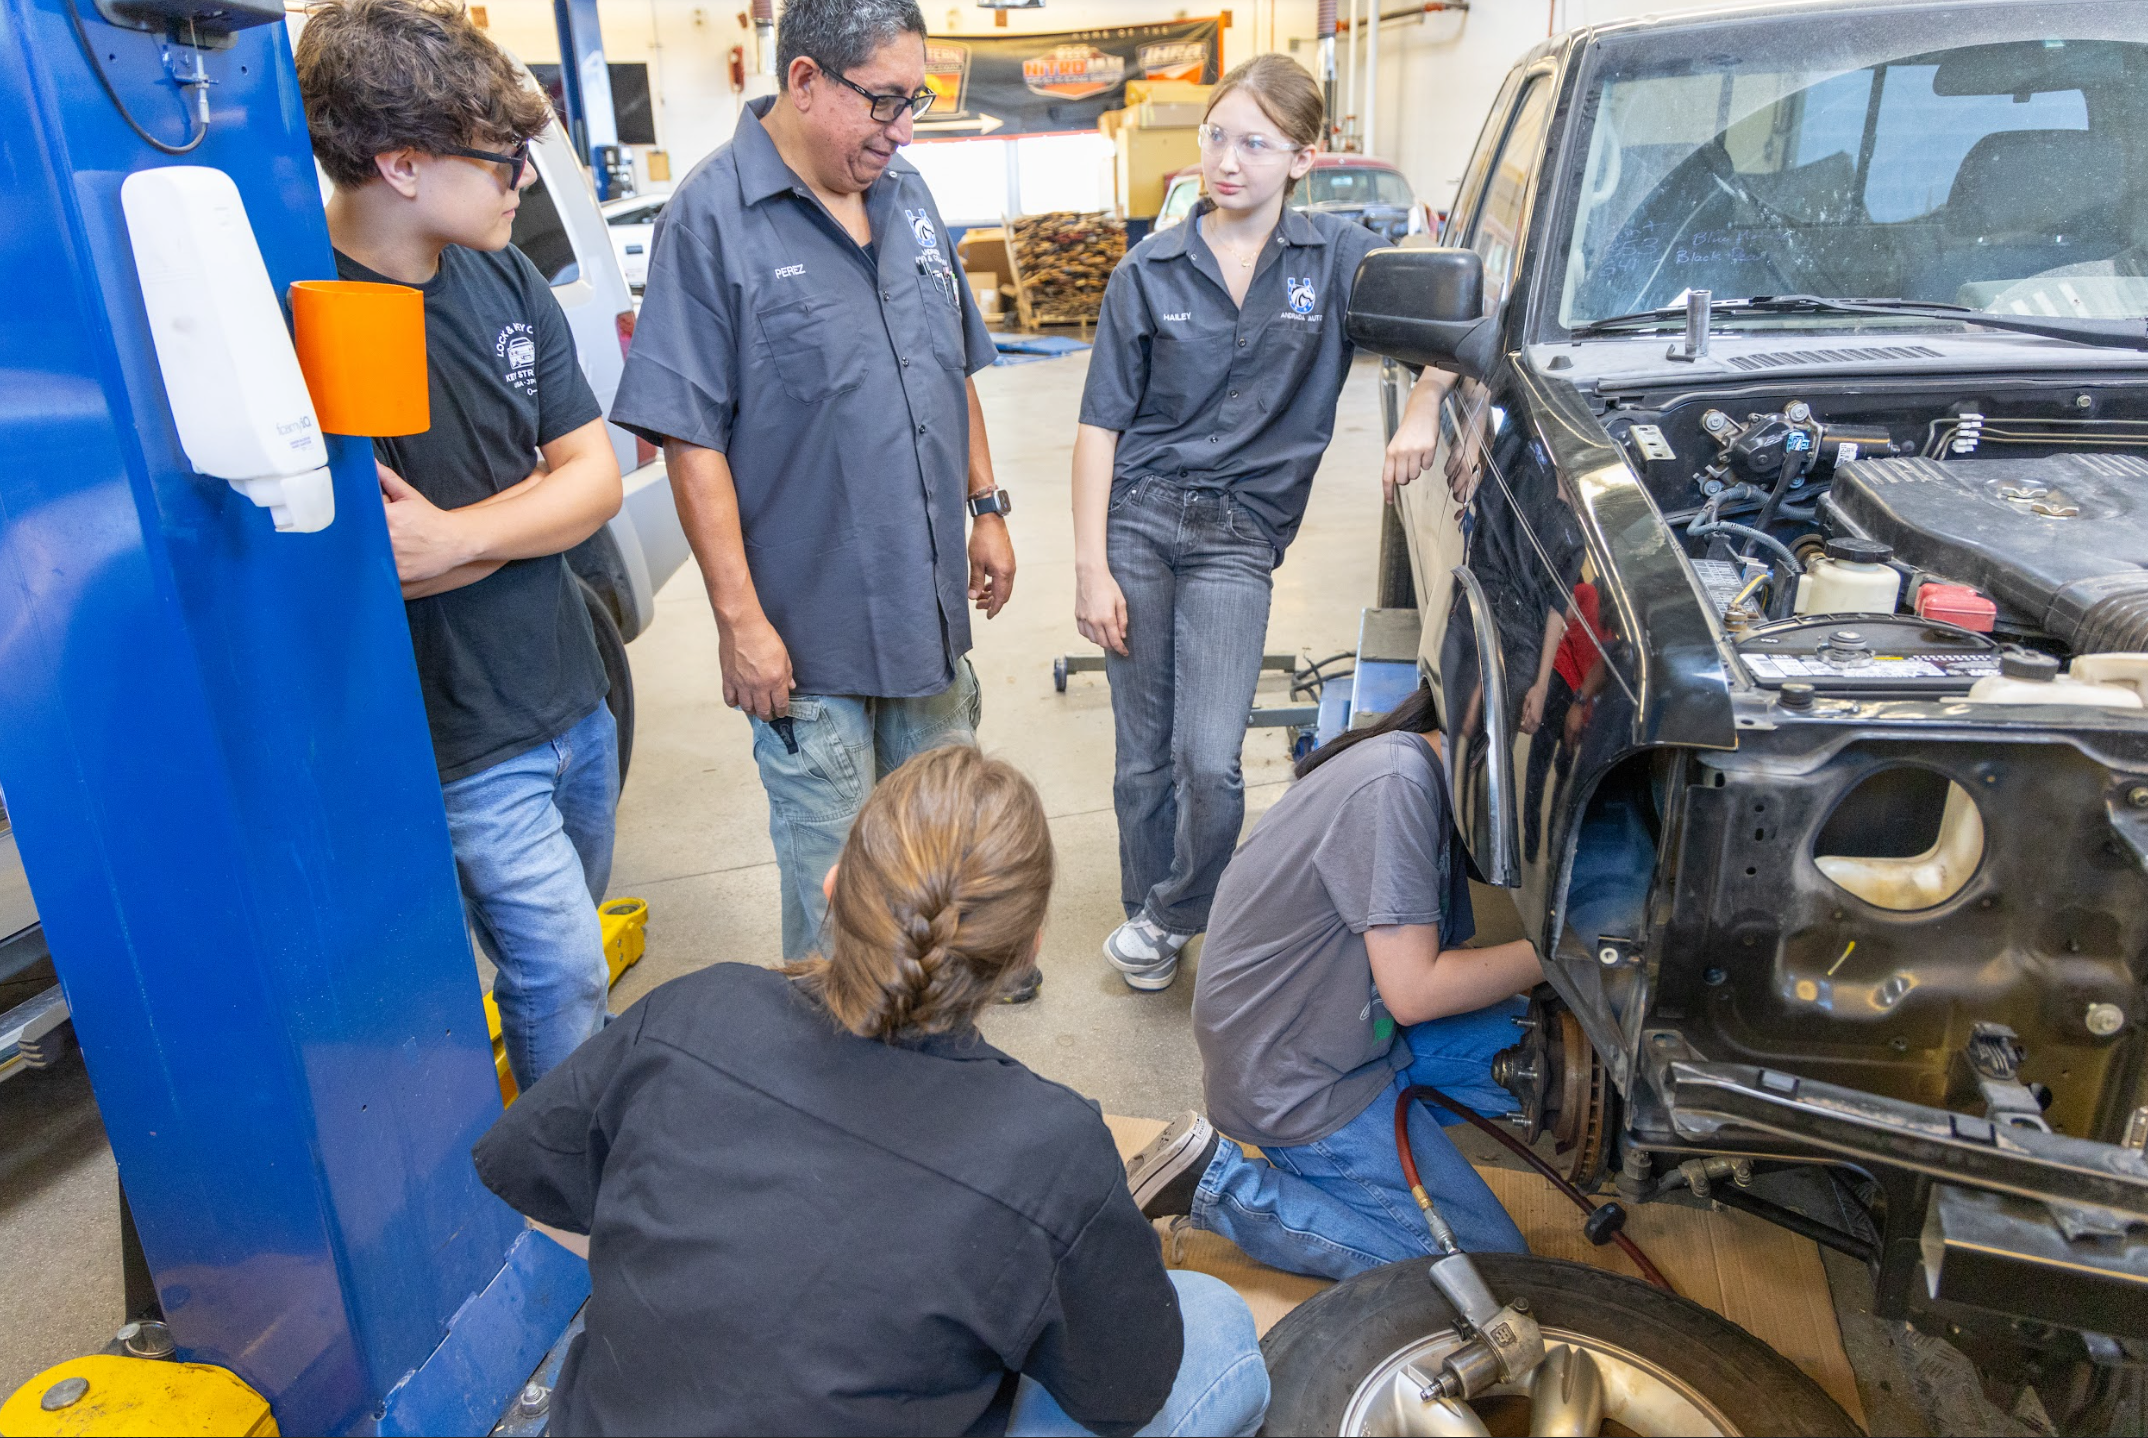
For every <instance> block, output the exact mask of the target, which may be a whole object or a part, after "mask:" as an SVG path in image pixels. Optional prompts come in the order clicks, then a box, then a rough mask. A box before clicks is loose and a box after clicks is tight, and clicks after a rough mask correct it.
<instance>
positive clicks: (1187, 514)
mask: <svg viewBox="0 0 2148 1438" xmlns="http://www.w3.org/2000/svg"><path fill="white" fill-rule="evenodd" d="M1105 557H1106V559H1107V561H1108V562H1109V563H1110V565H1111V576H1112V578H1114V579H1116V580H1117V581H1118V582H1119V588H1120V589H1121V590H1122V591H1124V593H1125V595H1126V647H1127V651H1128V652H1127V657H1126V658H1124V659H1122V658H1120V657H1119V656H1118V655H1116V654H1111V653H1108V652H1107V653H1106V655H1105V673H1106V674H1107V675H1108V676H1109V678H1110V680H1111V713H1112V718H1113V720H1114V725H1115V728H1116V732H1117V739H1118V762H1117V768H1116V772H1115V774H1114V777H1113V782H1112V802H1113V804H1114V806H1115V807H1116V808H1117V810H1118V814H1119V897H1120V899H1121V900H1122V901H1123V902H1124V903H1125V905H1126V916H1127V917H1128V918H1133V917H1135V916H1136V915H1138V914H1140V913H1142V912H1143V911H1144V910H1146V911H1147V913H1148V916H1149V918H1150V920H1151V921H1153V922H1154V923H1155V924H1156V925H1157V926H1158V927H1160V928H1163V929H1166V930H1168V931H1169V932H1171V933H1174V934H1198V933H1200V932H1202V931H1203V930H1205V929H1206V928H1207V927H1208V906H1209V903H1210V901H1211V900H1212V899H1214V898H1215V894H1216V881H1217V879H1219V878H1221V877H1222V875H1223V866H1224V865H1225V864H1227V863H1229V862H1230V858H1231V851H1232V850H1233V849H1235V848H1237V846H1238V829H1239V826H1240V825H1241V824H1242V823H1243V822H1244V820H1245V810H1246V796H1245V779H1244V776H1243V775H1242V774H1241V773H1240V771H1239V767H1238V756H1239V751H1240V750H1242V749H1243V748H1244V747H1245V738H1246V712H1247V711H1248V710H1249V709H1251V708H1252V706H1253V689H1254V686H1255V685H1256V684H1258V683H1259V682H1260V657H1261V650H1262V646H1263V645H1264V644H1265V643H1266V641H1267V637H1268V597H1269V590H1270V587H1271V586H1270V580H1269V575H1270V574H1271V573H1272V572H1273V570H1274V569H1275V561H1276V553H1275V550H1274V549H1273V548H1272V547H1271V546H1270V545H1269V543H1268V541H1267V539H1266V538H1265V537H1264V536H1263V535H1262V534H1261V532H1260V529H1259V527H1258V526H1257V525H1255V524H1254V522H1253V518H1252V516H1251V515H1249V514H1247V513H1246V511H1245V510H1244V509H1243V508H1242V507H1241V506H1240V505H1238V504H1237V503H1236V502H1235V501H1234V500H1232V499H1231V497H1230V495H1229V494H1228V493H1227V492H1225V491H1223V490H1216V489H1182V488H1180V487H1179V486H1177V485H1174V484H1167V483H1165V482H1164V481H1162V480H1160V479H1137V480H1134V481H1132V482H1131V483H1128V484H1124V485H1121V486H1120V487H1119V488H1118V489H1117V490H1116V491H1115V492H1114V493H1113V494H1112V496H1111V518H1110V523H1109V525H1108V527H1107V529H1106V532H1105Z"/></svg>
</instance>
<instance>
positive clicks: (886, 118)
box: [820, 65, 936, 125]
mask: <svg viewBox="0 0 2148 1438" xmlns="http://www.w3.org/2000/svg"><path fill="white" fill-rule="evenodd" d="M820 72H821V73H822V74H823V75H826V76H827V77H828V78H829V79H831V80H834V81H836V82H837V83H838V84H843V85H848V86H849V87H850V88H851V89H853V90H855V91H857V92H858V93H859V94H860V95H863V96H864V97H865V103H866V104H868V105H870V106H872V110H873V123H874V124H877V125H892V124H894V123H895V122H896V121H897V120H899V119H901V118H902V112H903V111H905V110H908V111H909V112H910V113H911V114H912V115H913V116H915V115H922V114H924V113H925V112H926V111H927V110H929V109H931V108H932V102H933V100H934V99H935V98H936V97H935V96H934V95H933V93H932V91H931V90H930V89H924V90H920V91H918V92H917V93H916V94H915V95H876V94H874V93H873V92H872V91H870V90H868V89H866V88H865V87H864V86H863V85H860V84H859V83H858V82H857V81H855V80H853V79H851V78H850V77H849V76H847V75H841V74H838V73H836V72H835V71H833V70H830V69H829V68H828V67H827V66H825V65H823V66H822V67H821V71H820Z"/></svg>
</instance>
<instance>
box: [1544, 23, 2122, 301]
mask: <svg viewBox="0 0 2148 1438" xmlns="http://www.w3.org/2000/svg"><path fill="white" fill-rule="evenodd" d="M2139 13H2140V12H2139V11H2138V10H2136V9H2134V8H2133V7H2131V6H2123V5H2104V4H2083V5H2070V4H2045V5H2011V4H1988V5H1974V6H1960V7H1952V6H1950V7H1946V8H1945V9H1944V10H1943V11H1942V10H1941V9H1939V8H1938V7H1933V8H1931V9H1916V10H1892V11H1881V12H1858V11H1852V10H1842V11H1837V12H1834V13H1832V14H1830V15H1829V16H1828V17H1827V19H1826V22H1825V24H1824V25H1823V24H1821V23H1818V22H1817V21H1815V20H1814V19H1813V18H1811V17H1799V18H1797V19H1794V20H1784V21H1773V20H1768V21H1760V20H1745V21H1731V20H1726V21H1724V22H1720V23H1718V24H1714V25H1706V26H1696V27H1692V28H1690V29H1677V30H1670V31H1666V32H1661V33H1655V34H1649V33H1645V32H1644V33H1643V34H1640V35H1636V36H1631V37H1619V36H1611V37H1607V38H1606V40H1605V41H1604V43H1603V45H1602V46H1601V48H1600V52H1599V55H1598V57H1597V61H1596V64H1595V68H1594V72H1593V73H1592V74H1591V75H1590V76H1588V77H1587V79H1586V80H1585V82H1584V83H1585V84H1586V85H1587V86H1588V88H1589V91H1590V94H1589V98H1588V101H1587V102H1586V103H1584V104H1582V105H1579V106H1576V107H1575V113H1576V114H1577V115H1580V116H1583V117H1593V124H1590V121H1589V120H1588V119H1583V120H1580V121H1577V124H1579V125H1581V126H1583V127H1585V129H1584V132H1582V133H1577V134H1576V135H1575V136H1574V138H1573V142H1572V148H1571V149H1570V150H1569V152H1568V153H1569V154H1570V155H1572V156H1576V157H1579V160H1580V163H1579V164H1578V165H1576V166H1575V167H1574V168H1573V170H1572V172H1571V175H1572V178H1571V180H1570V188H1569V191H1568V194H1567V196H1566V203H1565V204H1564V205H1563V206H1562V207H1561V211H1560V212H1561V213H1563V214H1566V215H1570V216H1571V217H1572V229H1571V231H1570V233H1568V234H1567V235H1564V236H1562V237H1561V238H1560V240H1558V241H1557V242H1555V243H1556V244H1557V246H1558V248H1559V249H1560V250H1561V251H1563V255H1562V258H1563V261H1564V265H1563V268H1564V275H1563V277H1562V279H1561V281H1560V288H1559V310H1558V317H1559V321H1560V323H1561V324H1562V326H1564V327H1566V328H1568V329H1572V328H1575V327H1578V326H1581V325H1584V324H1587V323H1588V322H1590V321H1593V320H1600V319H1604V318H1606V317H1609V316H1612V315H1620V314H1628V313H1631V312H1634V311H1638V310H1648V309H1653V308H1656V307H1659V306H1665V305H1670V304H1673V303H1676V302H1677V301H1678V299H1679V297H1680V296H1681V295H1682V294H1683V293H1684V292H1685V291H1686V290H1687V289H1689V288H1691V289H1707V290H1712V291H1713V292H1714V293H1715V295H1716V296H1717V297H1718V298H1719V299H1729V298H1750V297H1753V296H1762V295H1818V296H1825V297H1829V298H1838V299H1840V298H1874V299H1904V300H1916V301H1923V302H1929V303H1939V304H1948V305H1960V306H1963V307H1966V308H1968V309H1973V310H1984V311H1988V312H1992V313H1997V314H2013V315H2029V316H2050V317H2063V318H2101V319H2122V318H2135V317H2141V316H2148V45H2142V44H2138V43H2131V42H2129V41H2127V40H2124V39H2122V38H2119V37H2122V36H2125V35H2128V34H2138V33H2140V27H2139ZM1733 30H1735V32H1736V33H1735V34H1733V33H1731V32H1732V31H1733ZM1935 35H1947V36H1949V37H1950V38H1952V39H1955V40H1957V41H1958V42H1959V43H1956V44H1954V45H1952V46H1951V47H1949V48H1945V49H1933V48H1931V42H1932V38H1933V37H1934V36H1935ZM1726 322H1727V323H1733V324H1736V323H1749V324H1777V325H1780V324H1794V325H1799V326H1802V327H1819V328H1830V327H1832V328H1842V327H1845V326H1846V325H1848V324H1852V323H1855V324H1859V325H1862V324H1869V323H1872V321H1871V320H1870V319H1869V318H1865V319H1861V320H1844V319H1842V318H1829V317H1826V316H1816V315H1811V314H1805V315H1798V316H1795V317H1786V316H1784V315H1780V314H1777V315H1769V314H1766V313H1764V312H1757V311H1756V312H1753V313H1750V314H1748V315H1746V316H1744V317H1743V318H1729V319H1727V320H1726ZM1905 322H1907V323H1916V324H1921V325H1924V326H1926V327H1929V326H1930V325H1931V324H1933V323H1934V321H1933V320H1932V319H1931V318H1929V317H1925V318H1922V319H1912V320H1907V321H1905ZM1879 323H1881V324H1886V323H1891V322H1890V321H1886V320H1881V321H1879Z"/></svg>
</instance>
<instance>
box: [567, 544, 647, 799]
mask: <svg viewBox="0 0 2148 1438" xmlns="http://www.w3.org/2000/svg"><path fill="white" fill-rule="evenodd" d="M576 583H577V584H578V585H579V586H580V588H581V591H582V605H583V607H584V608H586V609H587V610H588V611H589V627H590V628H591V629H594V630H595V631H596V633H597V655H598V657H599V658H601V659H602V660H603V661H604V683H605V690H604V704H605V707H606V708H608V709H610V710H611V711H612V722H613V723H614V724H616V725H617V726H618V729H619V787H620V788H621V789H622V790H623V789H625V788H626V777H627V765H628V764H629V763H630V762H632V760H633V758H634V670H633V667H632V666H631V665H629V664H628V663H627V646H626V640H625V639H624V638H622V637H621V636H620V633H619V621H618V620H616V619H614V618H613V617H612V607H611V606H610V605H609V604H607V603H605V602H604V596H603V595H601V594H599V593H597V591H596V590H595V589H594V588H593V587H591V586H590V584H589V583H588V582H587V581H585V580H577V581H576Z"/></svg>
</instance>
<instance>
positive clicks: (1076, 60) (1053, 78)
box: [1022, 45, 1126, 100]
mask: <svg viewBox="0 0 2148 1438" xmlns="http://www.w3.org/2000/svg"><path fill="white" fill-rule="evenodd" d="M1125 79H1126V57H1125V56H1124V55H1107V54H1106V53H1104V52H1103V51H1102V50H1099V49H1097V48H1096V47H1095V46H1094V45H1061V46H1059V47H1057V48H1056V49H1053V50H1051V51H1048V52H1047V53H1045V54H1042V55H1038V56H1035V57H1033V58H1031V59H1028V60H1024V61H1023V62H1022V83H1024V84H1026V85H1027V86H1029V88H1030V89H1032V90H1034V91H1036V92H1037V93H1038V94H1039V95H1052V96H1055V97H1057V98H1059V99H1062V100H1086V99H1088V98H1089V97H1090V96H1092V95H1101V94H1103V93H1104V92H1105V91H1106V90H1110V89H1113V88H1115V87H1116V86H1117V85H1119V84H1120V82H1122V81H1123V80H1125Z"/></svg>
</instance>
